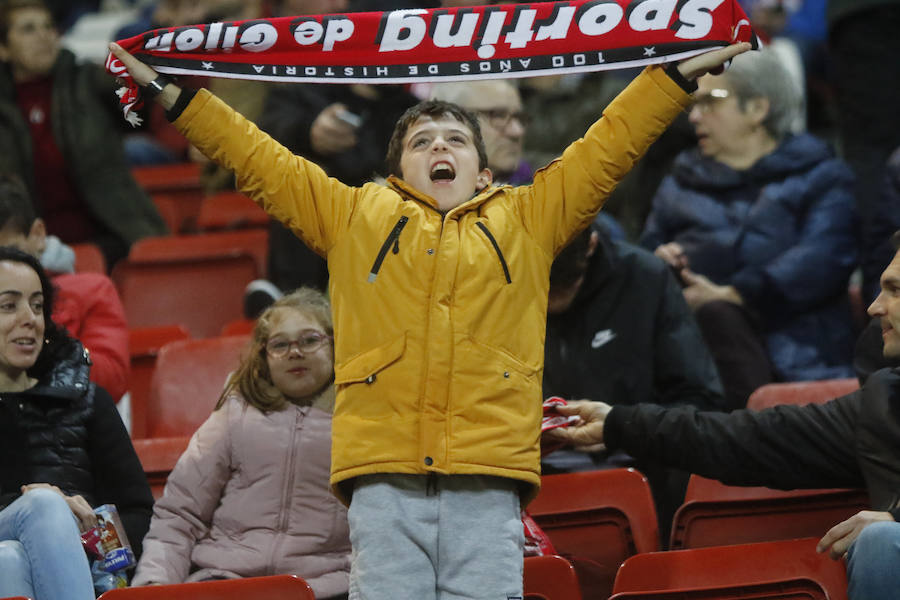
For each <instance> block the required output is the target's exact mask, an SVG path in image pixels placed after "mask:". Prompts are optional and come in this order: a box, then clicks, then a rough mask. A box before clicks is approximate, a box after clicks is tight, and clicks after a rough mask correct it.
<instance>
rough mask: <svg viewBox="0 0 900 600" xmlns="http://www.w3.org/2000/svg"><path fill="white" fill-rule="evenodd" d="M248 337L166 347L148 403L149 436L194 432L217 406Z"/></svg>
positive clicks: (160, 356) (160, 353)
mask: <svg viewBox="0 0 900 600" xmlns="http://www.w3.org/2000/svg"><path fill="white" fill-rule="evenodd" d="M248 339H249V338H248V336H245V335H238V336H230V337H218V338H209V339H202V340H181V341H177V342H171V343H169V344H166V345H165V346H163V348H162V349H161V350H160V351H159V356H157V359H156V370H155V371H154V373H153V381H152V383H151V387H150V398H149V401H148V403H147V437H152V438H153V437H181V436H190V435H192V434H193V433H194V431H195V430H196V429H197V427H199V426H200V425H201V424H202V423H203V421H205V420H206V418H207V417H208V416H209V414H210V413H211V412H212V411H213V409H214V408H215V405H216V402H217V401H218V399H219V396H220V395H221V393H222V389H223V388H224V386H225V380H226V378H227V377H228V374H229V373H231V372H232V371H234V370H235V369H236V368H237V367H238V365H239V364H240V359H241V353H242V352H243V350H244V349H245V347H246V345H247V341H248Z"/></svg>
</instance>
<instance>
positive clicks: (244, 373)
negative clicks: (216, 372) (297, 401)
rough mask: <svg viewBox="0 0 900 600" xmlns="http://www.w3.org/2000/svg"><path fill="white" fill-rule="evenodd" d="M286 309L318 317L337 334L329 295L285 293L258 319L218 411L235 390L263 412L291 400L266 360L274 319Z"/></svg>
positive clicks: (301, 290)
mask: <svg viewBox="0 0 900 600" xmlns="http://www.w3.org/2000/svg"><path fill="white" fill-rule="evenodd" d="M282 308H290V309H294V310H298V311H300V312H302V313H304V314H305V315H307V316H309V317H311V318H312V319H314V320H315V321H316V322H317V323H318V324H319V325H320V326H321V327H322V329H324V330H325V333H327V334H328V335H330V336H333V335H334V326H333V324H332V321H331V305H330V304H329V302H328V298H327V297H326V296H325V294H323V293H322V292H320V291H319V290H316V289H313V288H307V287H303V288H299V289H297V290H295V291H293V292H291V293H290V294H287V295H285V296H282V297H281V298H279V299H278V300H276V301H275V303H274V304H272V306H270V307H269V308H267V309H266V310H265V311H264V312H263V313H262V314H261V315H260V316H259V318H258V319H257V321H256V326H255V327H254V328H253V334H252V336H251V339H250V344H249V347H248V351H247V354H246V356H245V358H244V359H243V360H242V361H241V365H240V366H239V367H238V369H237V370H236V371H235V372H234V373H232V374H231V376H230V377H229V378H228V383H227V384H226V385H225V389H224V391H223V392H222V395H221V396H220V397H219V401H218V403H217V404H216V410H218V409H219V408H221V407H222V405H223V404H225V399H226V397H228V395H229V394H231V393H232V392H239V393H240V395H241V396H242V397H243V398H244V400H245V401H246V402H247V404H250V405H251V406H255V407H256V408H258V409H259V410H261V411H262V412H273V411H279V410H281V409H283V408H284V407H285V406H286V405H287V403H288V400H287V399H286V398H285V397H284V394H282V393H281V392H280V391H278V388H276V387H275V385H274V384H273V383H272V376H271V374H270V373H269V363H268V361H267V360H266V343H267V342H268V341H269V335H271V333H272V322H273V316H274V313H275V311H277V310H279V309H282Z"/></svg>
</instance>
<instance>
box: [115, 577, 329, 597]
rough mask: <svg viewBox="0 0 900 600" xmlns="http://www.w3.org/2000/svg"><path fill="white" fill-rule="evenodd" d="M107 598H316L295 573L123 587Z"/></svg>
mask: <svg viewBox="0 0 900 600" xmlns="http://www.w3.org/2000/svg"><path fill="white" fill-rule="evenodd" d="M100 598H102V599H103V600H248V599H257V598H258V599H260V600H315V595H314V594H313V591H312V588H310V587H309V584H308V583H306V582H305V581H304V580H303V579H301V578H299V577H296V576H294V575H273V576H271V577H246V578H244V579H228V580H221V581H201V582H199V583H179V584H173V585H149V586H145V587H132V588H119V589H115V590H110V591H108V592H106V593H104V594H103V595H101V596H100Z"/></svg>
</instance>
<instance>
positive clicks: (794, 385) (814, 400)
mask: <svg viewBox="0 0 900 600" xmlns="http://www.w3.org/2000/svg"><path fill="white" fill-rule="evenodd" d="M858 389H859V381H857V380H856V379H853V378H848V379H825V380H822V381H793V382H790V383H767V384H766V385H764V386H761V387H759V388H757V389H756V390H754V391H753V393H752V394H750V398H748V399H747V408H749V409H750V410H762V409H764V408H769V407H770V406H776V405H778V404H797V405H803V404H824V403H825V402H828V401H829V400H832V399H834V398H839V397H841V396H846V395H847V394H849V393H851V392H853V391H855V390H858Z"/></svg>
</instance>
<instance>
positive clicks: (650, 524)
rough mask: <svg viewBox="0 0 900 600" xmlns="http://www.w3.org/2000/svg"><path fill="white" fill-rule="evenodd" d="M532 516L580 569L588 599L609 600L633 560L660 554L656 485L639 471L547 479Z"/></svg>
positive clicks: (542, 484)
mask: <svg viewBox="0 0 900 600" xmlns="http://www.w3.org/2000/svg"><path fill="white" fill-rule="evenodd" d="M528 513H529V514H530V515H531V516H532V518H533V519H534V521H535V523H537V524H538V526H540V527H541V529H543V530H544V532H545V533H546V534H547V535H548V536H549V537H550V541H551V542H553V546H554V547H555V548H556V551H557V552H559V553H560V554H561V555H563V556H565V557H566V558H568V559H569V560H570V561H572V562H573V564H574V565H575V568H576V570H577V571H578V576H579V579H580V581H581V590H582V596H583V597H584V598H585V599H588V598H606V596H608V595H609V592H610V590H611V589H612V583H613V579H614V577H615V574H616V570H617V569H618V567H619V565H620V564H621V563H622V561H623V560H625V559H626V558H627V557H629V556H631V555H633V554H636V553H638V552H652V551H654V550H658V549H659V528H658V524H657V519H656V509H655V507H654V505H653V497H652V496H651V494H650V486H649V484H648V483H647V479H646V478H645V477H644V476H643V475H642V474H641V473H639V472H637V471H635V470H634V469H612V470H607V471H586V472H583V473H568V474H564V475H545V476H544V477H542V478H541V491H540V494H538V497H537V498H536V499H535V500H534V501H533V502H532V503H531V504H529V505H528Z"/></svg>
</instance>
